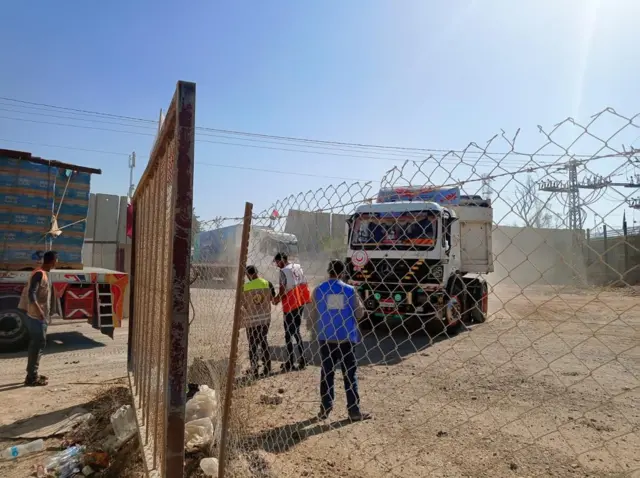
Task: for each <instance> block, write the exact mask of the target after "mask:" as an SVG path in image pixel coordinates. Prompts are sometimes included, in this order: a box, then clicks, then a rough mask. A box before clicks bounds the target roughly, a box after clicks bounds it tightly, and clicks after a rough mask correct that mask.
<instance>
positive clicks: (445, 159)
mask: <svg viewBox="0 0 640 478" xmlns="http://www.w3.org/2000/svg"><path fill="white" fill-rule="evenodd" d="M0 119H8V120H13V121H24V122H27V123H36V124H47V125H52V126H66V127H71V128H81V129H87V130H95V131H106V132H110V133H123V134H133V135H139V136H151V137H155V136H156V135H155V134H153V133H144V132H142V131H128V130H121V129H113V128H102V127H99V126H89V125H78V124H69V123H58V122H53V121H42V120H35V119H29V118H13V117H9V116H0ZM123 126H126V125H123ZM204 136H205V137H208V136H207V135H204ZM196 142H199V143H209V144H220V145H226V146H236V147H243V148H254V149H266V150H272V151H285V152H294V153H304V154H316V155H321V156H335V157H343V158H354V159H377V160H384V161H395V162H401V163H403V162H405V161H406V160H407V159H406V158H405V159H403V158H387V157H378V156H366V155H354V154H343V153H333V152H328V151H307V150H302V149H295V148H281V147H275V146H264V145H256V144H243V143H233V142H229V141H213V140H206V139H198V138H196ZM423 159H429V158H415V159H414V161H422V160H423ZM435 159H437V160H438V161H439V162H440V163H442V162H449V163H455V164H459V163H464V164H467V165H469V166H475V165H476V164H478V163H480V159H477V158H469V159H468V160H467V161H464V160H463V159H462V158H459V157H441V158H435ZM485 161H487V160H485ZM494 163H495V164H492V163H488V162H485V163H481V164H485V165H487V164H489V165H491V166H497V165H498V163H497V162H494ZM504 163H505V161H504V160H503V161H501V162H500V163H499V164H504ZM513 165H515V166H523V163H517V164H513Z"/></svg>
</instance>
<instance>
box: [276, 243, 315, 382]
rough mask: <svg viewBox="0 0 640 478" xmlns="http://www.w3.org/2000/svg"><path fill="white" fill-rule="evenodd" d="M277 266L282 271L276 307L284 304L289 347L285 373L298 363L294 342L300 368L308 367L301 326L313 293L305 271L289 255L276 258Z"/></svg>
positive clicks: (277, 255) (286, 337) (282, 254)
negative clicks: (280, 303)
mask: <svg viewBox="0 0 640 478" xmlns="http://www.w3.org/2000/svg"><path fill="white" fill-rule="evenodd" d="M274 262H275V264H276V266H278V268H279V269H280V290H279V291H278V294H277V295H276V297H275V298H274V301H273V303H274V305H278V303H279V302H282V311H283V312H284V340H285V343H286V345H287V356H288V357H287V361H286V362H285V363H284V364H282V370H283V371H290V370H293V368H294V365H295V362H296V354H295V351H294V349H293V340H295V341H296V345H297V349H298V356H299V357H298V368H299V369H300V370H302V369H303V368H305V367H306V366H307V361H306V360H305V358H304V348H303V345H302V334H300V324H301V323H302V315H303V314H304V306H305V305H306V304H308V303H309V302H311V293H310V292H309V285H308V284H307V279H306V278H305V277H304V271H303V270H302V267H300V264H295V263H290V262H289V258H288V257H287V254H285V253H278V254H276V256H275V258H274Z"/></svg>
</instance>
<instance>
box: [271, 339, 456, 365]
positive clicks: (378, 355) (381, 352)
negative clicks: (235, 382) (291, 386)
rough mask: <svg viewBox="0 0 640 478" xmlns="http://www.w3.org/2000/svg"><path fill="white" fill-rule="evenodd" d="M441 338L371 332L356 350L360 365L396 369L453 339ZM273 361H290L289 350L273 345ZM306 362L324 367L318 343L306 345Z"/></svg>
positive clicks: (306, 343) (307, 343)
mask: <svg viewBox="0 0 640 478" xmlns="http://www.w3.org/2000/svg"><path fill="white" fill-rule="evenodd" d="M451 336H452V334H450V335H449V336H447V335H446V334H441V335H439V336H437V337H433V338H430V337H429V336H427V335H425V334H421V333H418V332H416V333H407V332H404V331H403V332H398V331H395V330H394V331H389V330H386V331H381V330H380V331H379V330H375V331H370V332H368V333H366V334H364V335H363V337H362V342H361V343H360V344H358V346H357V347H356V356H357V358H358V365H360V366H369V365H385V366H388V365H396V364H398V363H400V362H402V361H403V360H405V359H407V358H408V357H410V356H412V355H413V354H416V353H418V352H421V351H423V350H424V349H426V348H428V347H430V346H431V345H433V344H435V343H437V342H440V341H442V340H445V339H447V338H449V337H451ZM270 349H271V358H272V360H276V361H280V362H284V361H285V360H286V357H287V349H286V347H285V346H283V345H272V346H271V347H270ZM304 349H305V353H304V355H305V358H306V359H307V363H308V364H311V365H315V366H318V367H319V366H320V365H321V359H320V347H319V345H318V342H317V341H313V342H305V344H304Z"/></svg>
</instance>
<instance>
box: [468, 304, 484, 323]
mask: <svg viewBox="0 0 640 478" xmlns="http://www.w3.org/2000/svg"><path fill="white" fill-rule="evenodd" d="M471 320H472V321H473V322H474V323H476V324H482V323H483V322H484V321H485V320H487V318H486V317H485V315H484V314H483V313H482V311H481V310H480V309H479V308H478V307H477V306H476V307H474V308H473V309H471Z"/></svg>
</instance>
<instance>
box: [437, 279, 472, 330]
mask: <svg viewBox="0 0 640 478" xmlns="http://www.w3.org/2000/svg"><path fill="white" fill-rule="evenodd" d="M466 293H467V292H466V290H465V286H464V282H463V280H462V279H461V278H460V277H459V276H457V275H454V276H453V277H452V278H451V280H450V281H449V284H448V287H447V296H448V297H446V299H445V300H447V299H448V300H451V299H452V298H454V297H456V298H457V304H456V305H455V306H454V307H453V309H450V308H449V307H447V305H445V311H444V312H445V313H444V314H443V315H444V316H445V317H444V318H445V322H444V325H445V327H446V329H447V332H450V333H453V334H455V333H457V332H459V331H460V330H462V329H463V328H464V323H463V320H462V319H463V316H464V305H465V303H466V297H465V294H466Z"/></svg>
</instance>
